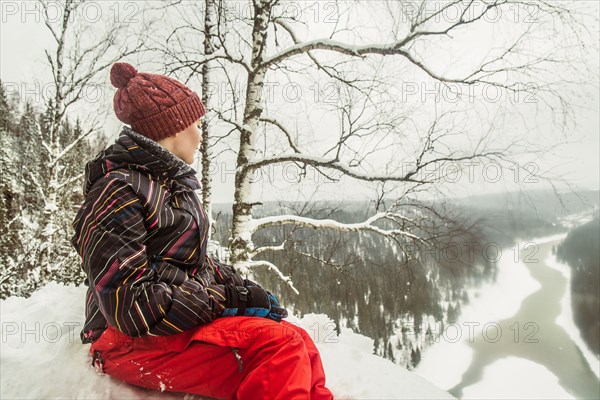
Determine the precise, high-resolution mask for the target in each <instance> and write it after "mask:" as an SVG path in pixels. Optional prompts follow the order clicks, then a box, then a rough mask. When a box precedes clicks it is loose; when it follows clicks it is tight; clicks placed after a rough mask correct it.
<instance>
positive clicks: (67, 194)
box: [15, 0, 142, 282]
mask: <svg viewBox="0 0 600 400" xmlns="http://www.w3.org/2000/svg"><path fill="white" fill-rule="evenodd" d="M86 5H87V4H86V1H80V0H64V1H61V2H60V4H58V3H57V2H54V1H53V2H49V1H45V0H40V1H38V2H37V3H36V7H37V10H38V11H39V12H40V13H41V16H42V19H43V21H44V23H45V26H46V28H47V29H48V33H49V34H50V35H51V37H52V39H53V43H54V45H53V46H52V48H50V49H46V50H45V51H44V55H45V59H46V61H47V66H48V68H49V70H50V73H51V81H50V82H49V85H48V86H49V89H50V90H47V91H46V92H44V98H43V100H44V104H43V109H44V114H43V118H41V119H40V120H33V119H32V121H31V124H30V125H29V127H28V128H27V132H25V133H24V135H26V136H27V138H28V143H27V146H28V150H26V151H27V154H29V155H30V156H31V158H27V155H26V154H22V157H23V158H27V159H23V160H22V164H23V168H22V169H21V170H20V171H18V173H19V174H22V180H23V181H24V182H26V184H27V185H28V186H30V187H31V188H32V190H33V191H34V193H35V195H36V200H39V201H40V202H41V207H40V209H36V208H35V207H33V204H29V205H28V206H27V210H25V211H26V212H27V213H28V216H29V218H31V220H32V222H33V223H34V224H33V225H32V228H31V229H33V230H34V231H32V232H31V234H30V235H25V236H23V237H24V238H26V237H31V239H32V240H31V241H29V242H28V241H25V242H24V245H25V246H27V247H28V248H27V251H24V252H23V254H15V257H16V258H19V260H20V262H19V264H21V267H23V266H24V265H25V264H28V265H30V266H31V267H32V268H36V269H39V275H38V276H37V277H36V281H38V282H43V281H45V280H47V279H46V278H47V276H50V275H52V274H53V273H54V272H56V271H61V270H62V272H61V273H62V274H65V275H68V274H72V275H74V276H79V275H80V274H78V273H77V271H78V268H77V267H76V266H77V265H78V264H77V263H73V264H72V265H71V266H70V268H67V269H66V270H65V269H64V268H62V267H61V265H59V264H61V263H65V262H66V263H67V266H68V260H66V259H67V257H66V253H68V252H69V250H70V246H69V244H68V238H69V236H68V235H69V232H70V231H69V229H70V222H71V220H72V212H73V201H72V197H73V193H74V192H76V191H77V192H80V191H81V182H82V178H83V173H82V169H83V163H84V161H85V158H84V157H82V155H87V156H90V155H91V154H86V152H90V151H92V150H91V145H90V143H92V142H90V140H91V139H97V137H100V136H102V135H103V134H104V132H103V129H102V127H103V126H102V125H103V122H104V119H105V117H106V113H107V109H102V105H101V104H99V103H97V101H98V99H99V98H100V94H101V93H102V91H103V87H102V85H101V84H102V83H103V82H101V81H99V78H100V77H101V76H102V79H104V78H105V76H106V74H105V73H106V71H107V69H108V68H109V67H110V66H111V64H113V63H114V62H115V61H118V60H120V59H121V58H123V57H125V56H128V55H131V54H134V53H136V52H137V51H139V48H140V46H139V43H137V44H134V45H133V46H132V45H131V44H123V43H122V42H123V38H125V37H126V35H124V30H125V28H127V24H126V23H125V22H124V21H122V22H120V21H117V20H115V21H110V20H109V21H106V20H104V21H96V22H97V26H95V27H92V26H90V24H91V22H90V21H86V19H85V18H84V15H85V14H83V13H81V10H82V8H84V7H85V6H86ZM57 10H60V15H59V17H58V18H57V17H56V11H57ZM100 22H104V24H105V25H104V26H100V25H101V24H100ZM92 28H97V29H92ZM99 31H100V33H98V32H99ZM138 39H140V40H142V38H141V37H138ZM104 83H105V81H104ZM45 88H47V87H46V86H45ZM86 105H87V106H88V107H95V111H92V112H89V110H86V111H87V118H85V119H84V120H79V119H78V120H77V122H76V124H73V123H72V122H71V121H73V120H74V119H75V118H74V115H75V113H74V111H73V109H74V107H75V106H82V107H83V108H85V106H86ZM93 136H96V137H93ZM24 138H25V136H24ZM32 144H34V145H32ZM34 153H35V154H34ZM38 162H39V165H38ZM36 203H37V201H36ZM21 218H22V219H23V218H25V216H24V215H21ZM27 260H28V261H27ZM61 260H62V261H61ZM65 260H66V261H65ZM71 261H73V260H71Z"/></svg>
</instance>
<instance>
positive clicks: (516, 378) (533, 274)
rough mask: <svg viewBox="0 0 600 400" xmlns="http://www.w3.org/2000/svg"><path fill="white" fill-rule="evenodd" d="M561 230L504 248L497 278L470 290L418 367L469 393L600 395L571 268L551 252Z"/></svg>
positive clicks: (481, 395)
mask: <svg viewBox="0 0 600 400" xmlns="http://www.w3.org/2000/svg"><path fill="white" fill-rule="evenodd" d="M562 237H564V235H560V236H553V237H547V238H542V239H535V240H531V241H530V242H529V243H528V244H524V246H523V245H522V246H519V247H517V246H515V247H512V248H506V249H503V254H502V255H501V258H500V261H499V273H498V279H497V280H496V282H495V283H494V284H493V285H489V286H483V287H481V288H479V289H478V290H474V291H473V292H472V294H471V300H472V301H471V304H469V305H468V306H467V307H465V309H464V310H463V313H462V314H461V318H460V319H459V321H458V322H457V323H456V324H453V325H451V326H448V327H446V330H445V331H446V333H445V335H442V336H441V338H442V340H440V341H439V343H437V344H434V345H433V346H432V347H431V348H430V349H428V350H427V351H426V352H425V354H424V357H423V359H422V361H421V363H420V364H419V366H418V368H417V369H416V370H415V372H416V373H418V374H420V375H422V376H423V377H425V378H426V379H428V380H430V381H432V382H433V383H435V384H437V385H438V386H440V387H441V388H443V389H446V390H448V391H449V392H450V393H451V394H452V395H454V396H456V397H458V398H464V399H467V398H545V399H550V398H557V399H558V398H560V399H562V398H577V399H598V398H600V381H599V380H598V358H597V357H596V356H594V355H593V354H591V353H590V351H589V350H588V349H587V347H586V346H585V344H584V343H583V341H582V340H581V338H580V334H579V332H578V330H577V329H576V328H575V327H574V324H573V322H572V314H571V311H570V307H571V304H570V293H569V287H568V284H569V273H568V271H566V272H565V271H564V270H562V271H561V269H560V268H559V267H557V266H556V264H557V263H556V262H555V259H554V256H553V255H552V246H554V245H557V244H558V243H559V242H560V240H561V239H562ZM477 296H478V297H477ZM565 300H569V301H565Z"/></svg>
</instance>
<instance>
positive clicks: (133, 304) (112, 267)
mask: <svg viewBox="0 0 600 400" xmlns="http://www.w3.org/2000/svg"><path fill="white" fill-rule="evenodd" d="M97 184H98V183H97ZM98 185H99V186H98V188H97V190H96V191H94V193H97V195H96V196H93V198H91V199H89V204H88V209H87V210H86V212H85V214H84V217H83V218H81V221H80V223H79V224H78V225H79V227H78V230H79V240H78V243H77V246H76V248H77V249H78V252H79V254H80V255H81V257H82V260H83V266H84V269H85V272H86V273H87V275H88V279H89V284H90V288H91V291H92V296H93V298H94V300H95V301H96V302H97V304H98V306H99V308H100V311H101V312H102V314H103V315H104V317H105V318H106V320H107V322H108V323H109V324H110V325H112V326H114V327H115V328H117V329H118V330H120V331H121V332H123V333H125V334H127V335H129V336H142V335H145V334H152V335H170V334H174V333H179V332H182V331H185V330H187V329H190V328H193V327H195V326H198V325H201V324H205V323H208V322H210V321H212V320H213V319H215V318H217V316H218V314H219V313H220V311H221V310H222V309H223V305H222V304H220V302H221V301H223V300H224V298H220V299H218V300H217V298H218V297H219V293H222V290H215V289H217V288H212V287H207V286H205V285H203V283H202V282H201V281H198V280H197V279H192V278H191V277H188V275H187V274H186V273H185V271H182V270H180V269H179V268H177V267H175V266H172V265H168V263H167V262H165V261H163V260H161V259H158V258H154V257H152V259H150V260H149V259H148V255H147V253H146V246H145V244H144V240H145V238H146V236H147V230H146V225H145V221H144V218H145V213H144V209H143V206H142V204H141V202H140V200H139V198H138V196H137V194H136V193H135V191H134V190H133V188H132V187H131V186H130V184H129V183H127V182H125V181H124V180H122V178H118V177H114V176H110V175H109V176H107V177H104V178H102V179H101V180H100V183H99V184H98Z"/></svg>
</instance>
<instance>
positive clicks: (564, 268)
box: [545, 255, 600, 378]
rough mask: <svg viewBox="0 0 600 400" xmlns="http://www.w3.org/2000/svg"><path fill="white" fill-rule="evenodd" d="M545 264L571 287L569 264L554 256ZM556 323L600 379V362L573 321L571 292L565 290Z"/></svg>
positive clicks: (549, 257)
mask: <svg viewBox="0 0 600 400" xmlns="http://www.w3.org/2000/svg"><path fill="white" fill-rule="evenodd" d="M545 263H546V265H548V266H549V267H550V268H554V269H555V270H557V271H559V272H560V273H561V274H562V275H563V276H564V277H565V279H566V280H567V288H570V287H571V268H570V267H569V266H568V265H567V264H564V263H561V262H559V261H558V260H557V259H556V257H555V256H554V255H550V256H548V258H547V259H546V260H545ZM556 323H557V324H558V325H560V326H562V327H563V328H564V329H565V330H566V331H567V332H568V334H569V337H570V338H571V339H572V340H573V342H575V344H576V345H577V347H579V349H580V350H581V353H582V354H583V357H584V358H585V360H586V361H587V363H588V364H589V366H590V369H591V370H592V371H593V372H594V374H595V375H596V376H597V377H598V378H600V360H599V359H598V356H596V354H595V353H594V352H593V351H592V350H591V349H590V348H589V346H588V345H587V344H586V343H585V341H584V340H583V336H581V331H580V330H579V328H577V326H576V325H575V320H574V319H573V309H572V307H571V290H565V294H564V295H563V297H562V299H561V301H560V314H558V317H556Z"/></svg>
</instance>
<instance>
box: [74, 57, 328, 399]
mask: <svg viewBox="0 0 600 400" xmlns="http://www.w3.org/2000/svg"><path fill="white" fill-rule="evenodd" d="M110 78H111V82H112V84H113V85H114V86H115V87H117V88H118V90H117V92H116V94H115V97H114V109H115V113H116V115H117V117H118V118H119V120H121V121H122V122H124V123H126V124H129V125H130V126H131V127H128V126H124V127H123V130H122V132H121V134H120V137H119V138H118V139H117V140H116V142H115V143H114V144H112V145H111V146H109V147H108V148H106V149H105V150H103V151H101V152H100V153H99V154H98V156H97V157H96V158H95V159H94V160H92V161H90V162H89V163H88V164H87V165H86V169H85V188H84V195H85V201H84V203H83V204H82V206H81V208H80V209H79V212H78V213H77V216H76V217H75V220H74V221H73V227H74V229H75V235H74V236H73V238H72V239H71V242H72V244H73V246H74V247H75V248H76V249H77V251H78V253H79V255H80V256H81V258H82V262H83V268H84V270H85V272H86V274H87V279H86V284H88V285H89V288H88V290H87V295H86V321H85V325H84V328H83V331H82V332H81V339H82V342H83V343H91V347H90V353H91V354H92V356H93V363H94V365H95V366H96V367H97V368H100V369H101V371H103V372H104V373H106V374H108V375H110V376H112V377H114V378H116V379H119V380H122V381H125V382H128V383H130V384H133V385H138V386H142V387H146V388H152V389H157V390H161V391H172V392H184V393H191V394H197V395H203V396H210V397H216V398H227V399H242V400H246V399H332V398H333V395H332V394H331V392H330V391H329V389H327V388H326V387H325V374H324V371H323V366H322V364H321V359H320V356H319V353H318V350H317V348H316V346H315V344H314V343H313V341H312V339H311V338H310V336H309V335H308V334H307V333H306V332H305V331H304V330H303V329H301V328H299V327H297V326H295V325H293V324H291V323H288V322H286V321H282V318H285V317H286V316H287V311H286V310H285V309H284V308H282V307H281V305H280V304H279V301H278V300H277V298H276V297H275V296H274V295H273V294H272V293H270V292H268V291H266V290H264V289H263V288H262V287H261V286H260V285H258V284H256V283H255V282H252V281H250V280H248V279H243V278H242V277H241V276H240V275H238V274H237V272H236V271H235V270H234V269H233V267H232V266H230V265H226V264H223V263H221V262H219V261H217V260H215V259H213V258H212V257H210V256H209V255H208V254H207V238H208V232H209V228H210V226H209V218H208V215H207V214H206V212H205V211H204V209H203V208H202V206H201V203H200V202H199V200H198V197H197V195H196V193H195V192H194V191H195V190H198V189H200V188H201V186H200V184H199V182H198V180H197V178H196V171H195V170H194V169H192V168H191V167H190V164H192V162H193V160H194V153H195V152H196V150H197V148H198V146H199V145H200V143H201V140H202V136H201V131H200V129H199V128H198V126H197V125H198V123H199V121H200V119H201V117H203V116H204V114H205V109H204V105H203V104H202V102H201V100H200V98H199V97H198V95H197V94H196V93H195V92H193V91H191V90H190V89H189V88H187V87H186V86H185V85H183V84H182V83H180V82H179V81H177V80H175V79H173V78H170V77H167V76H163V75H156V74H150V73H138V71H137V70H136V69H135V68H134V67H133V66H131V65H130V64H127V63H116V64H114V65H113V66H112V68H111V73H110Z"/></svg>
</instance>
